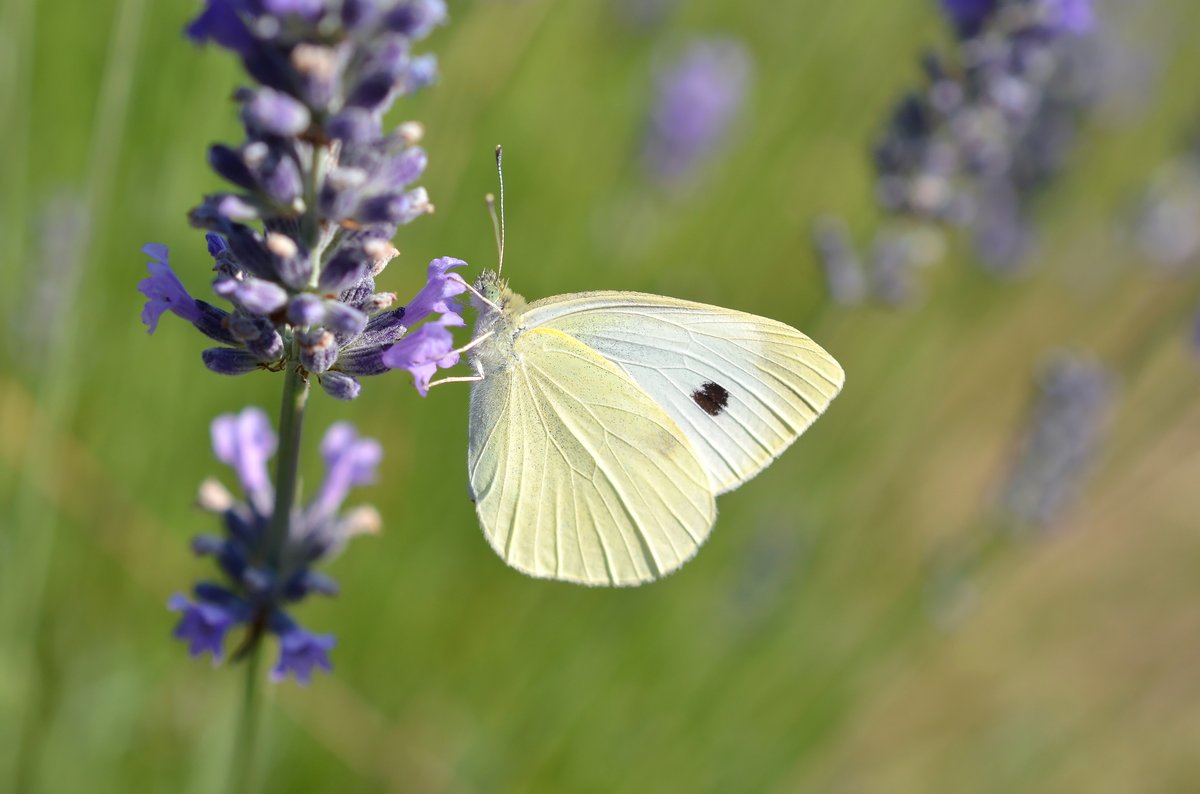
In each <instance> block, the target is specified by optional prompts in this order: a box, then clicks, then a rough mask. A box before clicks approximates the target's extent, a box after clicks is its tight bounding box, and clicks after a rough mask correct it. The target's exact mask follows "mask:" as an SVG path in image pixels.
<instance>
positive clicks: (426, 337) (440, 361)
mask: <svg viewBox="0 0 1200 794" xmlns="http://www.w3.org/2000/svg"><path fill="white" fill-rule="evenodd" d="M455 318H457V319H458V320H459V321H461V318H459V317H458V315H455V314H444V315H442V317H441V319H439V320H438V321H436V322H428V323H425V324H424V325H422V326H421V327H420V328H418V329H417V330H416V331H414V332H413V333H411V334H408V335H407V336H405V337H404V338H403V339H401V340H400V341H399V342H397V343H396V344H394V345H392V346H391V347H390V348H388V350H386V351H385V352H384V353H383V363H384V364H385V365H387V366H388V367H391V368H392V369H405V370H408V371H409V372H411V373H412V376H413V384H414V385H415V386H416V387H417V391H418V392H420V393H421V396H422V397H424V396H426V395H427V394H429V381H430V380H431V379H432V378H433V376H434V373H436V372H437V370H438V368H439V367H440V368H442V369H449V368H450V367H453V366H454V365H455V364H457V363H458V360H459V354H458V353H457V352H455V350H454V338H453V337H452V336H450V332H449V331H448V330H446V326H447V325H455V324H457V323H455V322H454V319H455Z"/></svg>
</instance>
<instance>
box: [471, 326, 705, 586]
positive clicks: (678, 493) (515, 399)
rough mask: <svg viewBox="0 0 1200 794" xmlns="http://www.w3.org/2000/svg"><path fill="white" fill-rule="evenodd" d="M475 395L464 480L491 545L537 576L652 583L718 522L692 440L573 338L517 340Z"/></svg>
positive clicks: (530, 335)
mask: <svg viewBox="0 0 1200 794" xmlns="http://www.w3.org/2000/svg"><path fill="white" fill-rule="evenodd" d="M512 353H513V355H512V356H511V359H510V365H509V366H508V367H507V368H504V369H501V370H498V371H496V372H490V373H486V377H485V379H484V380H482V381H480V382H478V383H476V384H473V386H472V390H471V414H470V430H469V435H470V448H469V452H468V466H469V469H468V473H469V476H470V482H471V490H472V492H473V494H474V497H475V506H476V511H477V512H478V514H479V520H480V522H481V523H482V525H483V531H484V534H485V535H486V536H487V539H488V541H489V542H490V543H491V545H492V548H494V549H495V550H496V552H497V553H498V554H499V555H500V556H501V557H503V558H504V560H505V561H506V562H508V564H509V565H512V566H513V567H514V568H517V569H519V570H521V571H524V572H525V573H528V574H531V575H533V576H538V577H545V578H552V579H563V580H566V581H572V582H579V583H584V584H592V585H631V584H639V583H641V582H646V581H649V580H651V579H656V578H658V577H659V576H662V575H663V574H666V573H668V572H670V571H672V570H674V569H675V568H678V567H679V566H680V565H682V564H683V563H684V562H686V561H687V560H688V559H689V558H690V557H691V556H692V555H693V554H695V552H696V549H697V548H699V546H700V544H701V543H703V542H704V540H705V539H706V538H707V536H708V533H709V531H710V530H711V528H712V524H713V521H714V520H715V519H716V505H715V502H714V497H713V491H712V485H711V484H710V482H709V479H708V477H707V475H706V473H705V470H704V467H703V465H702V464H701V462H700V460H699V458H698V457H697V456H696V452H695V450H694V449H693V448H692V445H691V443H690V442H689V441H688V439H687V437H686V436H685V435H684V434H683V432H682V431H681V430H680V428H679V426H678V425H677V424H676V423H675V421H674V420H672V419H671V417H670V416H668V415H667V413H666V412H665V411H664V410H663V409H662V408H660V407H659V406H658V405H657V404H656V403H655V401H654V400H653V399H651V397H650V396H649V395H647V394H646V392H645V391H644V390H643V389H642V388H641V387H639V386H638V385H637V384H636V383H634V381H633V380H632V379H631V378H630V377H629V376H628V375H627V374H625V372H624V371H622V370H621V369H620V368H619V367H617V366H616V365H614V364H613V363H612V362H610V361H608V360H607V359H605V358H604V357H603V356H601V355H599V354H598V353H595V352H593V351H591V350H589V349H588V348H587V347H586V346H585V345H584V344H582V343H581V342H579V341H577V340H575V339H572V338H570V337H569V336H567V335H566V334H563V333H561V332H559V331H555V330H552V329H547V328H539V329H535V330H531V331H527V332H524V333H521V334H519V335H518V336H517V337H516V340H515V342H514V343H513V350H512Z"/></svg>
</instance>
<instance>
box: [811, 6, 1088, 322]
mask: <svg viewBox="0 0 1200 794" xmlns="http://www.w3.org/2000/svg"><path fill="white" fill-rule="evenodd" d="M940 7H941V9H942V11H943V13H944V14H945V16H946V19H947V22H948V23H949V24H950V26H951V28H952V29H953V30H954V32H955V33H956V34H957V39H956V41H955V45H954V48H953V50H952V51H951V52H949V53H948V54H943V53H938V52H930V53H927V54H926V55H925V56H924V58H923V60H922V68H923V71H924V78H925V79H924V83H923V85H922V86H920V87H919V88H918V89H915V90H912V91H909V92H908V93H906V94H905V95H904V96H903V97H901V98H900V99H899V100H898V101H897V103H896V104H895V106H894V107H893V109H892V111H891V115H890V119H889V121H888V124H887V128H886V129H885V131H884V133H883V134H882V135H881V136H880V138H879V140H878V142H877V143H876V145H875V147H874V162H875V171H876V185H875V193H876V196H877V199H878V202H879V205H880V209H881V210H882V211H883V212H884V213H886V214H888V215H890V216H892V217H895V218H900V219H903V220H905V221H906V222H907V223H908V224H910V225H915V227H918V228H919V227H924V228H925V229H945V228H956V227H961V228H965V229H966V230H968V231H969V232H970V234H971V235H972V237H973V239H974V243H975V248H976V251H977V252H978V254H979V257H980V261H981V262H982V263H983V264H984V265H985V266H986V267H987V268H988V269H989V270H991V271H992V272H994V273H996V274H1013V273H1016V272H1018V271H1019V269H1020V267H1021V265H1022V264H1023V263H1024V261H1025V260H1026V258H1027V257H1028V255H1029V253H1030V252H1031V251H1032V250H1033V247H1034V242H1035V229H1034V226H1033V224H1032V222H1031V220H1030V215H1031V206H1032V203H1033V202H1034V200H1035V199H1036V197H1037V195H1038V194H1039V193H1040V192H1041V191H1042V190H1043V189H1044V188H1045V187H1046V186H1047V185H1048V184H1049V183H1050V182H1051V181H1052V180H1053V178H1054V177H1055V176H1056V175H1057V174H1058V173H1059V172H1060V171H1061V170H1062V168H1063V166H1064V165H1065V163H1066V162H1067V160H1068V158H1069V156H1070V152H1071V149H1072V146H1073V144H1074V141H1075V137H1076V129H1077V127H1078V124H1079V119H1080V117H1081V116H1082V115H1083V112H1084V111H1085V110H1087V109H1088V108H1089V107H1090V105H1091V103H1092V102H1093V100H1094V99H1095V97H1094V96H1093V95H1092V94H1091V93H1090V92H1089V90H1088V88H1089V85H1090V84H1091V83H1092V82H1094V81H1091V82H1089V81H1088V80H1086V79H1081V75H1086V74H1087V73H1088V72H1089V71H1090V70H1091V63H1090V61H1089V59H1088V57H1086V56H1087V54H1088V53H1089V52H1091V53H1092V54H1094V50H1087V49H1086V48H1081V47H1079V46H1078V42H1077V37H1078V36H1081V35H1083V34H1087V33H1089V32H1091V31H1092V30H1093V29H1094V27H1095V18H1094V14H1093V10H1092V4H1091V0H942V1H941V4H940ZM824 223H826V224H827V221H825V222H824ZM875 248H876V250H877V251H882V250H884V249H882V248H880V247H879V246H878V245H877V246H875ZM829 250H830V249H828V247H826V246H821V245H817V255H818V257H820V258H822V262H823V265H824V268H825V270H826V272H827V273H829V272H831V271H832V270H833V269H834V267H833V265H831V263H829V262H826V261H824V258H825V257H826V256H827V255H828V254H829ZM875 260H876V262H877V263H878V264H879V265H882V266H885V267H886V268H889V269H890V270H889V271H888V272H886V273H883V274H875V275H874V276H872V277H870V278H869V279H868V281H869V282H870V283H872V284H874V285H875V287H874V288H873V289H872V290H871V296H872V297H874V298H876V299H879V300H882V301H883V302H886V303H902V302H905V301H907V300H908V298H907V297H905V298H903V299H901V296H904V295H907V296H911V295H913V294H914V291H913V290H911V289H903V290H896V289H893V287H895V285H896V284H897V282H896V280H895V275H896V274H897V273H898V272H900V270H899V269H898V267H899V262H900V261H901V260H900V258H898V256H887V257H875ZM833 289H834V287H833V286H832V285H831V286H830V290H831V292H832V291H833ZM880 289H883V290H884V292H882V293H881V292H880ZM835 300H837V301H839V302H844V298H840V297H839V298H835Z"/></svg>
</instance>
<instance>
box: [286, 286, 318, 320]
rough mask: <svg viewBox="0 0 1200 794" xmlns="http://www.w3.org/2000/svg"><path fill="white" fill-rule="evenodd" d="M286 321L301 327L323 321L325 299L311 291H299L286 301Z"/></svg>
mask: <svg viewBox="0 0 1200 794" xmlns="http://www.w3.org/2000/svg"><path fill="white" fill-rule="evenodd" d="M287 319H288V322H289V323H291V324H292V325H294V326H296V327H298V328H303V327H305V326H309V325H321V324H323V323H324V322H325V301H324V300H322V299H321V298H320V297H318V296H316V295H314V294H312V293H311V292H301V293H300V294H299V295H295V296H293V297H292V300H291V301H290V302H289V303H288V311H287Z"/></svg>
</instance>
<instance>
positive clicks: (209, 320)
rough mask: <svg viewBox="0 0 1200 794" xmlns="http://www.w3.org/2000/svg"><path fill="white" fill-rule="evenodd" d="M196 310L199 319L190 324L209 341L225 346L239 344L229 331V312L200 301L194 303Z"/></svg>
mask: <svg viewBox="0 0 1200 794" xmlns="http://www.w3.org/2000/svg"><path fill="white" fill-rule="evenodd" d="M196 308H197V309H198V310H199V317H197V318H196V320H195V321H194V322H193V323H192V324H193V325H195V326H196V328H197V329H198V330H199V331H200V333H202V334H204V335H205V336H207V337H208V338H209V339H212V340H214V341H216V342H223V343H224V344H227V345H236V344H238V343H239V340H238V339H237V338H236V337H235V336H234V335H233V334H232V333H230V331H229V317H230V315H229V312H227V311H225V310H224V309H218V308H217V307H216V306H213V305H212V304H210V303H205V302H204V301H201V300H198V301H196Z"/></svg>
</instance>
